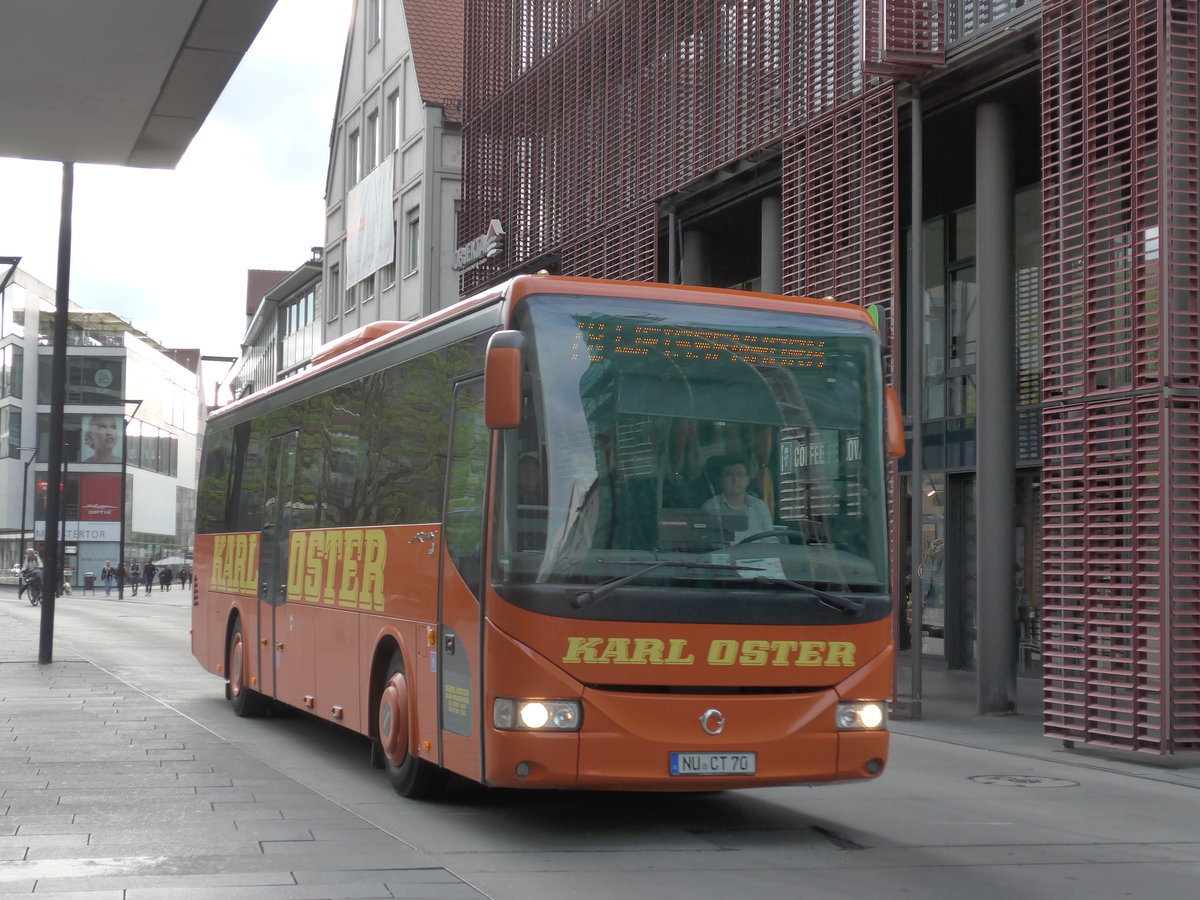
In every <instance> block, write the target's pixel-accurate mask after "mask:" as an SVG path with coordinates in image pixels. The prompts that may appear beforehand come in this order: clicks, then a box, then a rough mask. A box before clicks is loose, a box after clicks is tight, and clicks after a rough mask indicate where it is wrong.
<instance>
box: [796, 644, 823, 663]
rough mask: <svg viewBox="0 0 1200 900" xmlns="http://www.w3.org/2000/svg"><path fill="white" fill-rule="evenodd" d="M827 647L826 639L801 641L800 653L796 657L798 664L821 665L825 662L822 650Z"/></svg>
mask: <svg viewBox="0 0 1200 900" xmlns="http://www.w3.org/2000/svg"><path fill="white" fill-rule="evenodd" d="M824 649H825V642H824V641H801V642H800V653H799V655H797V657H796V665H798V666H819V665H822V664H823V661H822V659H821V652H822V651H823V650H824Z"/></svg>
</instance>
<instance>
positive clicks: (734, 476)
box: [701, 456, 778, 542]
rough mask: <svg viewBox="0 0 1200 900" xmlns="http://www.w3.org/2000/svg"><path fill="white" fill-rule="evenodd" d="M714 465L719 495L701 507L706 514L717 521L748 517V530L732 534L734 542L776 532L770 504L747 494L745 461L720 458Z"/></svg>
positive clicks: (748, 480)
mask: <svg viewBox="0 0 1200 900" xmlns="http://www.w3.org/2000/svg"><path fill="white" fill-rule="evenodd" d="M715 466H716V471H717V473H718V477H717V494H716V495H715V496H713V497H710V498H709V499H708V500H706V501H705V502H704V505H703V507H701V508H702V509H703V510H704V511H705V512H708V513H712V514H714V515H715V516H716V517H717V518H718V520H719V519H720V517H721V515H722V514H723V513H729V514H731V515H737V516H745V518H746V528H745V530H741V529H738V530H735V531H734V532H733V540H734V542H737V541H740V540H742V539H743V538H746V537H749V536H750V535H752V534H760V533H762V532H764V531H772V530H774V527H775V525H774V523H773V522H772V521H771V511H770V510H769V509H768V508H767V504H766V503H765V502H763V500H762V499H760V498H759V497H755V496H754V495H753V494H751V493H749V492H748V491H747V488H748V487H749V486H750V467H749V466H748V465H747V464H746V462H745V460H743V459H739V458H737V457H728V456H726V457H720V458H719V459H717V460H716V463H715ZM766 540H770V541H776V542H777V540H778V539H777V538H767V539H766Z"/></svg>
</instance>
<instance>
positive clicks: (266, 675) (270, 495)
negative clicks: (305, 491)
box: [258, 431, 297, 702]
mask: <svg viewBox="0 0 1200 900" xmlns="http://www.w3.org/2000/svg"><path fill="white" fill-rule="evenodd" d="M296 437H297V435H296V432H294V431H289V432H285V433H284V434H279V435H276V436H275V437H273V438H271V439H270V441H269V442H268V444H267V465H266V470H265V481H266V484H264V485H263V519H262V521H263V526H262V543H261V549H260V551H259V569H258V610H259V629H258V634H259V638H260V641H261V640H268V643H267V644H266V645H264V646H263V647H262V649H263V651H265V652H263V653H262V654H261V655H260V659H261V660H262V662H263V663H264V665H263V666H262V667H261V669H260V672H261V677H262V688H261V690H262V693H264V694H266V695H267V696H268V697H279V698H280V699H287V698H286V697H285V696H281V694H280V688H281V684H280V668H281V666H282V664H283V659H284V652H285V651H288V658H289V660H290V659H291V657H292V655H293V654H292V653H291V652H290V651H291V650H292V647H290V646H289V644H291V641H290V640H289V638H288V637H287V636H285V633H284V629H285V626H284V625H283V624H282V623H281V622H280V621H279V620H280V619H281V618H282V617H283V616H282V613H281V610H284V611H285V606H284V602H285V600H286V595H287V564H288V536H289V535H290V534H291V530H292V523H291V510H292V500H293V497H294V494H295V487H296V443H297V441H296ZM291 702H295V701H294V700H293V701H291Z"/></svg>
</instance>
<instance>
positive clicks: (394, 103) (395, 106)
mask: <svg viewBox="0 0 1200 900" xmlns="http://www.w3.org/2000/svg"><path fill="white" fill-rule="evenodd" d="M400 114H401V110H400V91H399V90H395V91H392V92H391V93H390V94H388V98H387V117H388V119H387V129H388V141H389V142H390V143H389V146H388V149H389V150H395V149H397V148H398V147H399V146H400V129H401V128H402V127H403V126H402V120H401V118H400Z"/></svg>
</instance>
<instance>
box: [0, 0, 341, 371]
mask: <svg viewBox="0 0 1200 900" xmlns="http://www.w3.org/2000/svg"><path fill="white" fill-rule="evenodd" d="M349 19H350V0H278V2H277V3H276V6H275V9H274V11H273V12H272V13H271V15H270V18H268V19H267V22H266V24H265V25H264V26H263V28H262V31H260V32H259V35H258V38H257V39H256V40H255V42H254V44H253V45H252V46H251V48H250V50H249V52H248V53H247V54H246V56H245V58H244V59H243V60H242V63H241V65H240V66H239V67H238V70H237V72H236V73H234V76H233V78H232V79H231V80H230V82H229V84H228V86H227V87H226V88H225V92H224V93H223V94H222V96H221V99H220V100H219V101H218V102H217V105H216V106H215V107H214V108H213V111H212V113H211V114H210V115H209V117H208V120H207V121H206V122H205V123H204V125H203V127H201V129H200V131H199V133H198V134H197V135H196V137H195V139H194V140H193V141H192V144H191V146H190V147H189V148H188V150H187V152H186V153H185V154H184V156H183V159H182V160H181V161H180V163H179V166H178V167H177V168H176V169H174V170H150V169H132V168H121V167H118V166H96V165H76V166H75V195H74V226H73V235H72V250H71V299H72V300H74V301H75V302H76V303H78V304H80V305H82V306H86V307H89V308H92V309H103V310H109V311H112V312H115V313H116V314H117V315H119V316H121V317H122V318H125V319H127V320H129V321H130V322H132V323H133V324H134V326H135V327H137V328H140V329H141V330H142V331H144V332H146V333H147V334H149V335H150V336H151V337H153V338H154V339H155V340H157V341H159V342H160V343H162V344H164V345H165V346H168V347H180V348H187V347H199V348H200V349H201V350H202V351H203V352H204V353H205V354H211V355H218V356H236V355H237V354H238V352H239V349H240V344H241V338H242V336H243V334H244V332H245V326H246V318H245V304H246V270H247V269H288V270H290V269H295V268H296V267H298V266H299V265H300V264H301V263H303V262H304V261H305V260H307V259H308V258H309V257H310V255H311V251H312V248H313V247H317V246H320V245H322V244H324V243H325V232H324V213H325V173H326V165H327V162H328V157H329V135H330V129H331V127H332V124H333V114H334V104H335V103H336V100H337V88H338V76H339V74H340V72H341V66H342V54H343V52H344V50H345V44H346V33H347V29H348V27H349ZM61 196H62V165H61V164H60V163H51V162H34V161H29V160H12V159H0V197H2V205H3V209H4V215H0V255H4V256H20V257H22V260H21V268H22V269H23V270H25V271H26V272H28V273H29V274H31V275H32V276H34V277H35V278H37V279H39V280H41V281H43V282H45V283H46V284H49V285H51V286H52V287H53V286H55V282H56V281H57V271H58V228H59V221H58V219H59V203H60V200H61Z"/></svg>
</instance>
